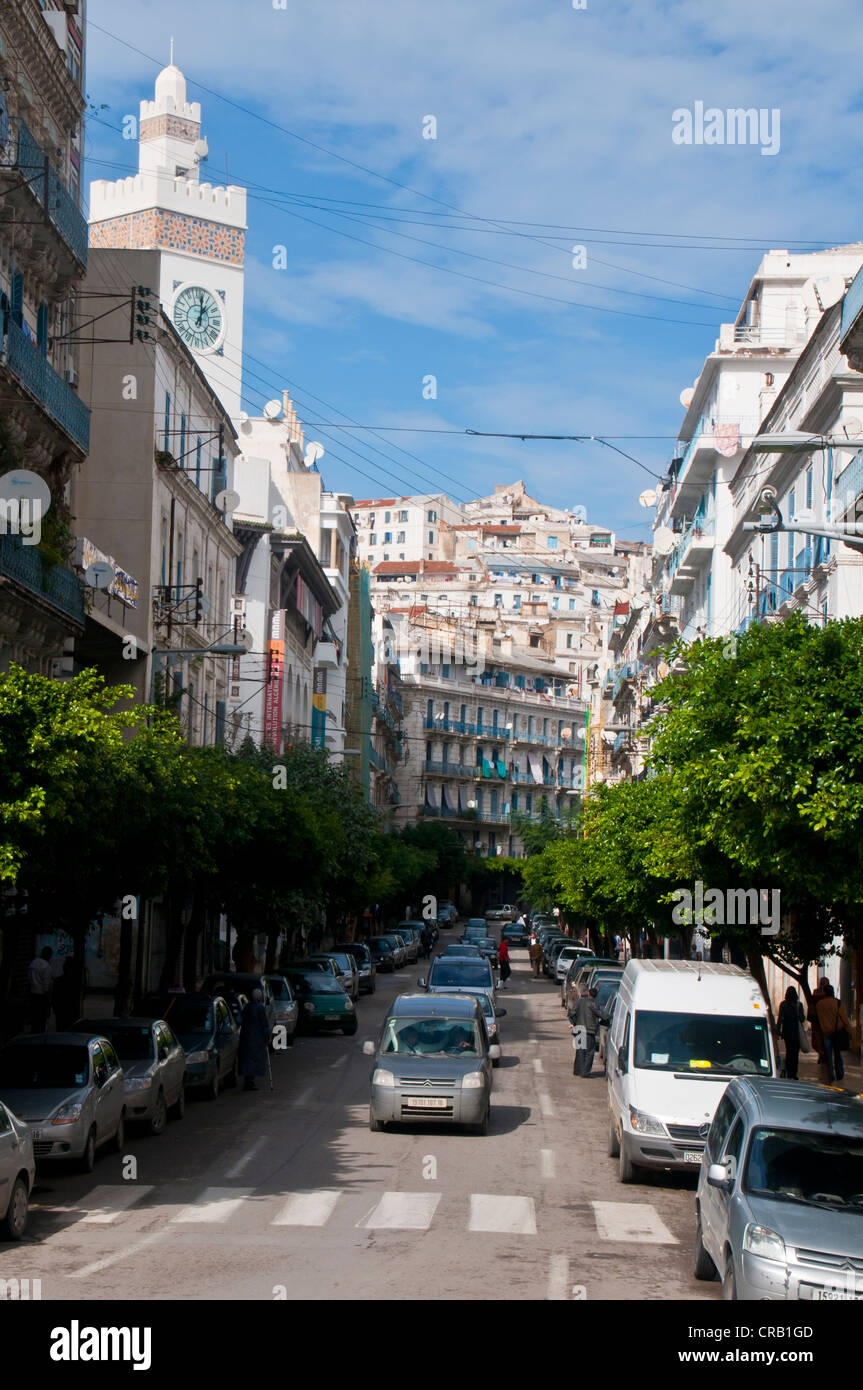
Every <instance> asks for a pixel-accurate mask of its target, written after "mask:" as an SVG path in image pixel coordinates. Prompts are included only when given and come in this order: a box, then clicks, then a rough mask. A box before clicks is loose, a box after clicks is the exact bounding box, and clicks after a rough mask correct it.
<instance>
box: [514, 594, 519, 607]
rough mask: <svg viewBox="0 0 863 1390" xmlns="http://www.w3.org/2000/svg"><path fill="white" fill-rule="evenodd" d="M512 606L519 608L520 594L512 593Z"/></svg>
mask: <svg viewBox="0 0 863 1390" xmlns="http://www.w3.org/2000/svg"><path fill="white" fill-rule="evenodd" d="M512 606H513V608H521V594H513V596H512Z"/></svg>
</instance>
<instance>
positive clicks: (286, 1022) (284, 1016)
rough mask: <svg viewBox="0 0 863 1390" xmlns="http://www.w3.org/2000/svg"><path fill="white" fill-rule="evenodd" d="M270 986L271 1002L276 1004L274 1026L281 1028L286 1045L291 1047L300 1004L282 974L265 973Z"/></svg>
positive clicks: (295, 1033)
mask: <svg viewBox="0 0 863 1390" xmlns="http://www.w3.org/2000/svg"><path fill="white" fill-rule="evenodd" d="M264 979H265V980H266V982H267V984H268V985H269V987H270V991H271V993H272V996H273V1003H274V1004H275V1006H276V1027H277V1028H283V1029H284V1033H283V1035H282V1036H283V1037H284V1040H285V1043H286V1045H287V1046H288V1047H293V1045H294V1038H295V1037H296V1035H297V1022H298V1020H299V1013H300V1006H299V1004H298V1003H297V1001H296V999H295V998H294V996H293V993H292V991H291V987H290V985H289V984H288V982H287V980H286V978H285V976H284V975H265V976H264Z"/></svg>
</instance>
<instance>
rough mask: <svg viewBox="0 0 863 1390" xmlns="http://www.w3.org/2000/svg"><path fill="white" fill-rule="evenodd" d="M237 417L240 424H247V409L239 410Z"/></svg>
mask: <svg viewBox="0 0 863 1390" xmlns="http://www.w3.org/2000/svg"><path fill="white" fill-rule="evenodd" d="M237 419H238V420H239V422H240V424H241V425H247V424H248V423H249V413H248V411H247V410H241V411H240V413H239V415H238V416H237Z"/></svg>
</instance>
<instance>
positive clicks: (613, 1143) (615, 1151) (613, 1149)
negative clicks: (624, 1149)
mask: <svg viewBox="0 0 863 1390" xmlns="http://www.w3.org/2000/svg"><path fill="white" fill-rule="evenodd" d="M608 1156H609V1158H619V1157H620V1140H619V1139H618V1137H617V1125H616V1124H615V1123H614V1116H613V1115H609V1117H608Z"/></svg>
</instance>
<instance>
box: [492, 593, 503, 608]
mask: <svg viewBox="0 0 863 1390" xmlns="http://www.w3.org/2000/svg"><path fill="white" fill-rule="evenodd" d="M494 606H495V608H503V594H495V596H494Z"/></svg>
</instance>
